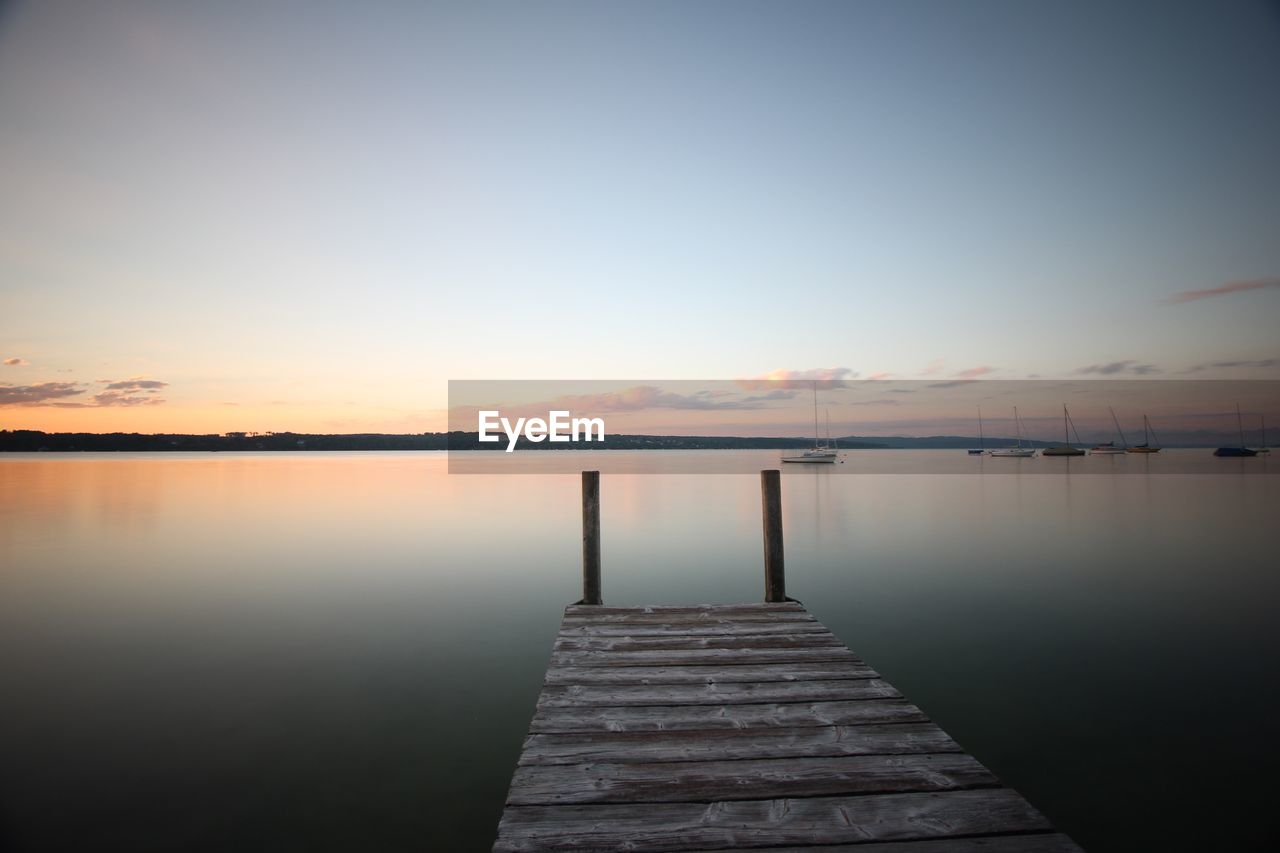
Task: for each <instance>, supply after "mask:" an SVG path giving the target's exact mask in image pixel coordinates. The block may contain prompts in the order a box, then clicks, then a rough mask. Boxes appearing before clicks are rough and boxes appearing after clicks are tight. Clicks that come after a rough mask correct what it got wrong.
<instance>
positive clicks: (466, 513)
mask: <svg viewBox="0 0 1280 853" xmlns="http://www.w3.org/2000/svg"><path fill="white" fill-rule="evenodd" d="M957 453H959V454H960V455H959V456H956V454H957ZM866 454H874V455H876V458H875V460H872V461H867V460H869V459H870V457H868V456H866ZM886 454H894V455H895V458H893V460H892V462H891V463H889V462H886V461H885V460H889V459H890V457H889V456H888V455H886ZM939 454H945V455H946V460H947V461H946V462H945V463H942V462H940V460H941V459H942V458H943V457H942V456H940V455H939ZM1207 454H1208V451H1168V450H1167V451H1165V453H1163V454H1161V455H1160V457H1157V458H1155V459H1152V460H1147V461H1143V467H1142V468H1141V470H1139V469H1138V468H1137V466H1136V465H1134V466H1129V467H1128V468H1125V469H1124V470H1123V471H1112V472H1103V471H1102V469H1101V468H1100V467H1098V466H1100V465H1101V463H1102V462H1107V461H1109V460H1105V459H1101V458H1099V460H1098V463H1097V465H1094V463H1092V462H1090V463H1089V464H1090V465H1094V467H1089V468H1086V467H1085V465H1083V464H1078V462H1080V461H1076V462H1073V463H1072V465H1068V464H1066V460H1039V459H1038V460H1031V461H1034V462H1035V463H1036V464H1035V465H1030V464H1022V463H1023V462H1025V461H1026V460H973V461H974V462H978V463H980V464H981V466H982V467H981V471H982V472H983V473H981V474H979V473H939V472H940V471H949V470H952V469H951V467H950V466H951V465H952V464H953V460H958V459H963V452H962V451H959V452H958V451H863V452H862V454H861V455H860V454H858V453H853V454H851V455H850V456H849V457H848V458H849V461H850V464H847V465H843V466H821V467H809V466H805V467H802V468H800V469H798V470H794V471H792V470H788V471H787V472H786V476H784V478H783V501H784V521H785V536H786V548H787V574H788V578H787V579H788V592H789V593H790V594H791V595H792V596H794V597H796V598H798V599H800V600H801V601H803V602H805V603H806V604H807V605H808V606H809V608H810V609H811V610H812V611H813V612H814V613H815V614H816V615H817V616H818V618H820V619H821V620H823V621H824V622H825V623H826V624H827V625H828V626H829V627H830V628H831V629H832V630H833V631H835V632H836V634H837V635H838V636H840V637H841V639H843V640H844V641H845V642H846V643H848V644H849V646H850V647H851V648H853V649H854V650H855V651H856V652H858V653H859V654H861V655H862V656H863V657H864V658H866V659H867V660H868V661H869V662H870V663H871V664H872V665H873V666H875V667H876V668H878V669H879V670H880V671H881V672H883V673H884V674H885V676H886V677H887V678H889V679H890V680H891V681H892V682H893V683H894V684H895V685H896V686H897V687H898V688H900V689H901V690H902V691H903V692H904V693H906V695H907V696H908V698H910V699H911V700H912V701H914V702H915V703H916V704H918V705H920V706H921V707H922V708H923V709H924V710H925V712H926V713H928V714H929V715H930V716H931V717H933V718H934V719H935V720H936V721H937V722H938V723H939V724H941V725H942V727H943V728H944V729H946V730H947V731H948V732H949V733H950V734H951V735H953V736H954V737H955V738H956V739H957V740H958V741H959V742H960V743H961V744H962V745H963V746H965V747H966V748H967V749H969V750H970V751H971V752H973V753H974V754H975V755H976V756H977V757H978V758H979V760H981V761H982V762H984V763H985V764H987V765H988V766H989V767H990V768H991V769H992V770H994V771H995V772H996V773H997V774H998V775H1000V776H1001V777H1002V778H1003V779H1004V780H1005V781H1006V782H1007V783H1008V784H1010V785H1012V786H1013V787H1015V788H1017V789H1018V790H1020V791H1021V792H1022V793H1023V794H1024V795H1026V796H1027V797H1028V798H1029V799H1030V800H1031V801H1032V802H1033V803H1034V804H1035V805H1037V806H1038V807H1039V808H1040V809H1041V810H1043V811H1044V812H1045V813H1046V814H1047V815H1048V816H1049V817H1050V818H1051V819H1052V820H1053V821H1054V822H1055V823H1057V825H1058V826H1059V827H1060V828H1061V829H1062V830H1064V831H1066V832H1068V833H1070V834H1071V835H1072V836H1074V837H1075V838H1076V839H1077V840H1078V841H1079V842H1080V843H1081V844H1083V845H1084V846H1085V847H1086V848H1087V849H1089V850H1092V851H1107V850H1114V851H1134V850H1154V849H1185V850H1248V849H1255V848H1256V849H1263V848H1266V849H1270V844H1271V843H1273V842H1274V841H1275V840H1276V837H1277V826H1276V821H1275V818H1274V817H1273V809H1274V798H1275V792H1276V785H1275V782H1274V768H1275V767H1276V761H1277V758H1280V755H1278V753H1280V750H1278V749H1277V747H1276V745H1275V739H1274V738H1273V737H1271V732H1272V730H1273V728H1274V725H1273V723H1274V720H1275V719H1276V716H1277V712H1278V711H1280V684H1278V683H1277V678H1276V673H1277V672H1278V671H1280V636H1278V634H1277V630H1276V614H1277V612H1280V572H1278V570H1277V565H1278V564H1280V561H1277V559H1276V556H1277V551H1276V531H1277V529H1278V527H1277V525H1276V521H1275V520H1276V517H1277V511H1278V510H1280V478H1277V477H1275V476H1268V475H1263V476H1255V474H1257V473H1258V472H1260V471H1266V472H1267V473H1268V474H1271V473H1274V472H1275V471H1276V469H1277V467H1280V466H1277V465H1276V464H1275V463H1272V462H1271V461H1270V460H1265V459H1254V460H1212V461H1206V460H1207V459H1210V458H1209V457H1208V456H1207ZM531 455H534V456H536V455H537V454H531ZM633 456H635V455H634V454H633ZM639 456H640V460H641V461H639V462H636V461H634V459H631V460H627V459H625V458H624V457H623V456H614V457H612V459H613V461H612V462H610V461H608V460H609V458H610V454H607V453H606V454H597V455H596V456H595V457H594V458H593V457H590V456H584V464H583V467H602V468H604V470H605V471H606V473H605V474H604V475H603V477H602V487H601V491H602V525H603V541H604V576H603V585H604V598H605V601H606V603H613V604H627V603H640V604H648V603H691V602H734V601H756V600H759V599H760V598H761V595H762V586H763V579H762V574H763V570H762V567H761V555H760V529H759V525H760V503H759V501H760V497H759V483H758V479H757V478H756V477H754V476H742V475H737V474H730V473H725V474H705V475H697V476H694V475H683V474H680V473H666V474H658V475H652V474H640V473H630V474H628V473H610V471H611V470H619V468H618V466H621V470H631V471H639V470H651V471H668V472H678V471H681V470H686V469H696V468H699V467H703V468H706V467H708V466H710V467H715V468H716V470H719V467H717V466H727V467H726V470H744V471H755V470H758V469H759V468H763V467H777V454H776V453H774V454H771V453H768V452H756V451H742V452H737V451H711V452H708V453H697V452H694V453H692V454H691V452H683V453H682V452H674V453H658V452H652V453H649V454H647V460H648V461H645V459H646V454H639ZM1090 459H1092V457H1088V458H1086V460H1082V461H1088V460H1090ZM691 460H692V462H691ZM966 461H968V460H966ZM535 462H537V461H536V460H535ZM862 462H865V463H866V464H862ZM993 462H1000V463H1002V464H1003V465H1004V466H1005V467H1001V468H994V467H993ZM606 463H607V464H606ZM1041 463H1044V464H1041ZM1218 463H1220V464H1218ZM537 464H543V463H542V462H537ZM886 464H887V465H889V467H890V469H891V470H893V471H894V472H897V473H882V474H876V473H863V472H865V471H867V470H875V466H877V465H881V466H883V465H886ZM1009 465H1012V466H1017V467H1014V468H1010V467H1008V466H1009ZM610 466H614V467H613V468H612V469H611V467H610ZM637 466H638V467H637ZM1073 466H1074V467H1073ZM1267 466H1270V467H1269V468H1268V467H1267ZM534 467H536V464H535V465H534ZM911 470H918V471H927V472H930V473H918V474H904V473H900V472H902V471H911ZM967 470H970V471H976V470H978V469H977V468H970V469H967ZM447 471H448V469H447V465H446V460H445V457H444V455H443V454H431V453H421V454H418V453H398V454H376V453H350V454H337V453H335V454H321V453H315V454H311V453H308V454H302V453H298V454H279V455H270V454H257V455H255V454H227V453H218V454H199V455H196V454H192V455H185V454H163V455H160V454H156V455H129V454H102V455H96V454H75V455H67V456H50V455H48V454H41V455H39V456H26V457H22V456H11V457H6V458H3V459H0V566H2V568H0V685H3V689H2V690H0V697H2V698H0V848H3V849H5V850H13V851H46V850H129V851H149V850H156V851H159V850H163V851H172V850H183V851H214V850H217V851H224V850H236V851H292V850H307V851H314V850H335V851H384V850H385V851H408V850H415V851H420V850H484V849H487V848H488V847H489V845H490V844H491V843H492V840H493V837H494V833H495V829H496V825H497V821H498V817H499V815H500V814H501V810H502V802H503V798H504V796H505V793H506V788H507V784H508V781H509V779H510V774H511V771H512V769H513V767H514V764H515V760H516V757H517V755H518V754H519V750H520V745H521V740H522V738H523V735H524V733H525V730H526V728H527V725H528V722H529V719H530V717H531V716H532V713H533V706H534V702H535V701H536V698H537V695H538V691H539V689H540V687H541V682H542V675H543V670H544V668H545V665H546V661H547V659H548V656H549V653H550V649H551V644H552V640H553V637H554V635H555V632H556V629H557V627H558V625H559V620H560V615H561V612H562V609H563V606H564V605H565V604H567V603H569V602H571V601H573V600H575V599H576V598H578V597H579V595H580V544H579V535H580V527H579V524H580V520H579V483H578V479H577V478H576V477H575V476H572V475H564V474H541V475H532V476H510V475H502V474H494V475H457V474H455V475H450V474H448V473H447ZM1011 471H1016V472H1017V473H1010V472H1011ZM858 473H862V476H851V475H852V474H858Z"/></svg>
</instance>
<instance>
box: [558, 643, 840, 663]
mask: <svg viewBox="0 0 1280 853" xmlns="http://www.w3.org/2000/svg"><path fill="white" fill-rule="evenodd" d="M792 661H794V662H796V663H802V662H807V663H817V662H820V661H847V662H849V663H851V664H854V663H862V661H861V660H859V659H858V657H857V656H856V655H854V653H853V652H851V651H849V650H848V649H846V648H845V647H844V646H821V647H818V648H812V649H804V648H801V649H669V650H659V649H652V650H646V651H635V652H601V651H555V652H552V654H551V665H552V666H684V665H685V664H710V663H718V664H721V665H723V666H736V665H740V664H761V663H789V662H792Z"/></svg>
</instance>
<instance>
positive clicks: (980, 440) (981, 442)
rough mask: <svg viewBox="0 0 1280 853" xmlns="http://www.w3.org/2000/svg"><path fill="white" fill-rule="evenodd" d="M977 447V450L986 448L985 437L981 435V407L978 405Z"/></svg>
mask: <svg viewBox="0 0 1280 853" xmlns="http://www.w3.org/2000/svg"><path fill="white" fill-rule="evenodd" d="M978 449H979V450H986V449H987V442H986V439H985V438H983V435H982V407H981V406H979V407H978Z"/></svg>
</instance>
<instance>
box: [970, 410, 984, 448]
mask: <svg viewBox="0 0 1280 853" xmlns="http://www.w3.org/2000/svg"><path fill="white" fill-rule="evenodd" d="M986 446H987V442H986V439H985V438H983V436H982V407H981V406H979V407H978V449H977V450H973V449H970V450H969V455H970V456H981V455H982V454H984V453H986V452H987V450H986Z"/></svg>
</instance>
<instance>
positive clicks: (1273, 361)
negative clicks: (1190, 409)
mask: <svg viewBox="0 0 1280 853" xmlns="http://www.w3.org/2000/svg"><path fill="white" fill-rule="evenodd" d="M1237 367H1260V368H1267V367H1280V358H1259V359H1254V360H1252V361H1249V360H1240V361H1213V362H1209V363H1208V364H1197V365H1195V366H1194V367H1190V368H1187V370H1185V371H1184V372H1185V373H1199V372H1201V371H1203V370H1231V369H1232V368H1237Z"/></svg>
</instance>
